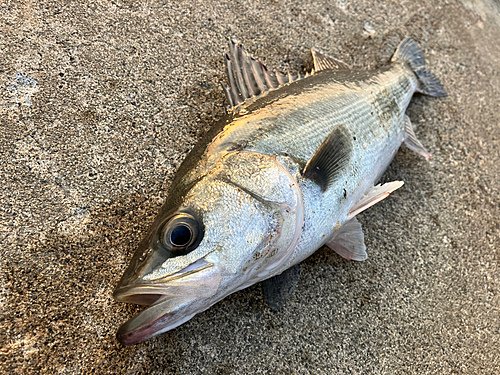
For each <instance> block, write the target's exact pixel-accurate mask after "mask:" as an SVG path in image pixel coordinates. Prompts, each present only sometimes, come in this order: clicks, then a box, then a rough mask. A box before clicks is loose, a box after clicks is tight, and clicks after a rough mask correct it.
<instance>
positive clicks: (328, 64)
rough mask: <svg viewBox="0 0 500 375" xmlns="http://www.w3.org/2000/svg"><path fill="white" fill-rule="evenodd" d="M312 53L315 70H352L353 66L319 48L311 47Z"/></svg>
mask: <svg viewBox="0 0 500 375" xmlns="http://www.w3.org/2000/svg"><path fill="white" fill-rule="evenodd" d="M311 53H312V56H313V62H314V71H315V72H320V71H322V70H327V69H329V70H350V69H351V67H350V66H349V65H347V64H346V63H345V62H343V61H341V60H339V59H336V58H335V57H332V56H329V55H327V54H326V53H324V52H322V51H320V50H318V49H317V48H311Z"/></svg>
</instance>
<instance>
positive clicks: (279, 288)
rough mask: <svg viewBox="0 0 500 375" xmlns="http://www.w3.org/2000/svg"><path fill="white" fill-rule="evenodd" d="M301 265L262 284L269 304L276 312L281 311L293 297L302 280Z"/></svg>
mask: <svg viewBox="0 0 500 375" xmlns="http://www.w3.org/2000/svg"><path fill="white" fill-rule="evenodd" d="M300 269H301V266H300V264H296V265H295V266H293V267H290V268H289V269H287V270H285V271H283V273H282V274H280V275H276V276H274V277H271V278H270V279H267V280H264V281H263V282H262V291H263V292H264V297H265V299H266V302H267V304H268V305H269V307H270V308H271V309H273V310H274V311H276V312H277V311H280V310H281V308H282V307H283V305H284V304H285V302H286V300H287V299H288V298H289V297H290V296H291V295H292V293H293V291H294V290H295V287H296V286H297V284H298V283H299V280H300Z"/></svg>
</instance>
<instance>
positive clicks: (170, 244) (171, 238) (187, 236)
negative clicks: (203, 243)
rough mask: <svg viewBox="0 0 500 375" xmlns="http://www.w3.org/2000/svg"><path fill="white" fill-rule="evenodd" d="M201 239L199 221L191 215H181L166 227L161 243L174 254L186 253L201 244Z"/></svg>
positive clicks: (163, 230)
mask: <svg viewBox="0 0 500 375" xmlns="http://www.w3.org/2000/svg"><path fill="white" fill-rule="evenodd" d="M200 237H201V236H200V225H199V222H198V220H196V219H195V218H194V217H193V216H191V215H190V214H187V213H180V214H177V215H175V216H173V217H172V218H170V220H169V221H167V223H166V224H165V225H164V227H163V229H162V234H161V237H160V241H161V243H162V244H163V245H164V246H165V247H166V248H167V249H168V250H170V251H172V252H173V253H185V252H186V250H192V249H193V248H194V246H193V245H197V244H198V243H199V241H200V240H201V238H200Z"/></svg>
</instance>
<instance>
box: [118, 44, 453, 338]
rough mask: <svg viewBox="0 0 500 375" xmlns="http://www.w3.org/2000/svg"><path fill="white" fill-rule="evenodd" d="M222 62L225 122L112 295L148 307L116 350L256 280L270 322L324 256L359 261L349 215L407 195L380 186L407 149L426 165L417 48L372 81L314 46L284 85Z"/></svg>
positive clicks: (176, 182) (252, 65)
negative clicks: (417, 124)
mask: <svg viewBox="0 0 500 375" xmlns="http://www.w3.org/2000/svg"><path fill="white" fill-rule="evenodd" d="M229 51H230V52H229V55H227V54H226V56H225V65H226V73H227V78H228V83H229V84H228V85H224V84H223V90H224V92H225V94H226V97H227V109H228V110H227V114H226V115H225V116H224V117H223V118H222V119H221V120H220V121H218V122H217V123H215V124H214V125H213V126H212V127H211V129H210V130H209V131H208V132H207V133H206V134H205V135H204V136H203V137H202V139H201V140H200V142H199V143H198V144H197V145H195V147H194V148H193V150H192V151H191V152H190V153H189V154H188V156H187V157H186V159H185V160H184V161H183V163H182V164H181V165H180V167H179V169H178V171H177V173H176V175H175V177H174V179H173V181H172V184H171V187H170V189H169V192H168V195H167V197H166V200H165V203H164V205H163V206H162V208H161V209H160V212H159V214H158V216H157V217H156V219H155V221H154V222H153V224H152V225H151V227H150V229H149V230H148V232H147V234H146V236H145V237H144V239H143V240H142V242H141V243H140V244H139V246H138V248H137V250H136V252H135V253H134V255H133V257H132V259H131V261H130V263H129V265H128V267H127V269H126V270H125V272H124V274H123V276H122V278H121V279H120V281H119V283H118V285H117V286H116V289H115V290H114V293H113V297H114V298H115V299H116V300H117V301H120V302H125V303H133V304H139V305H145V306H147V307H146V308H145V309H144V310H142V311H141V312H139V313H138V314H137V315H136V316H134V317H132V318H131V319H129V320H128V321H126V322H125V323H124V324H122V325H121V326H120V327H119V329H118V331H117V334H116V336H117V339H118V341H119V342H121V343H122V344H124V345H130V344H136V343H138V342H141V341H143V340H146V339H148V338H151V337H153V336H156V335H158V334H160V333H164V332H167V331H169V330H172V329H174V328H176V327H178V326H179V325H181V324H183V323H185V322H186V321H188V320H190V319H191V318H192V317H193V316H195V315H196V314H198V313H201V312H202V311H205V310H206V309H208V308H209V307H211V306H213V305H214V304H215V303H217V302H218V301H220V300H222V299H223V298H225V297H227V296H228V295H230V294H232V293H235V292H237V291H239V290H242V289H244V288H247V287H249V286H251V285H253V284H256V283H259V282H262V286H263V293H264V296H265V299H266V300H267V302H268V303H269V306H270V308H271V309H273V310H275V311H279V310H280V309H281V308H282V306H283V305H284V304H285V302H286V300H287V299H288V298H289V296H290V295H291V293H292V292H293V290H294V288H295V286H296V285H297V283H298V282H299V279H300V263H301V262H302V261H303V260H304V259H306V258H307V257H309V256H310V255H311V254H313V253H314V252H315V251H316V250H318V249H319V248H321V247H323V246H324V245H326V246H327V247H329V248H331V249H332V250H333V251H335V252H336V253H338V254H339V255H340V256H342V257H344V258H346V259H350V260H356V261H363V260H365V259H367V252H366V245H365V242H364V235H363V231H362V227H361V224H360V223H359V221H358V220H357V219H356V215H358V214H359V213H361V212H363V211H364V210H366V209H367V208H369V207H371V206H373V205H374V204H376V203H377V202H379V201H381V200H383V199H384V198H386V197H387V196H388V195H389V194H391V193H392V192H394V191H395V190H396V189H398V188H400V187H401V186H402V185H403V182H402V181H392V182H388V183H384V184H377V182H378V181H379V179H380V178H381V176H382V174H383V173H384V171H385V170H386V168H387V167H388V165H389V164H390V163H391V161H392V159H393V158H394V156H395V154H396V152H397V151H398V149H399V148H400V146H401V145H402V144H405V145H406V147H408V148H409V149H411V150H413V151H415V152H417V153H419V154H420V155H422V156H423V157H425V158H427V159H429V158H430V154H429V153H428V152H427V151H426V150H425V148H424V147H423V145H422V143H421V142H420V141H419V140H418V138H417V137H416V135H415V132H414V129H413V126H412V124H411V121H410V119H409V117H408V116H407V115H406V114H405V112H406V109H407V107H408V105H409V103H410V100H411V98H412V97H413V95H414V94H415V93H420V94H424V95H428V96H432V97H442V96H446V91H445V90H444V88H443V86H442V84H441V82H440V81H439V79H438V78H436V76H435V75H434V74H433V73H431V72H430V71H429V70H428V69H427V68H426V64H425V59H424V56H423V54H422V52H421V50H420V48H419V47H418V46H417V44H416V42H415V41H414V40H413V39H411V38H409V37H408V38H406V39H404V40H403V41H402V42H401V43H400V44H399V46H398V47H397V49H396V51H395V53H394V54H393V56H392V58H391V59H390V61H388V62H387V64H385V65H384V66H382V67H380V68H379V69H377V70H373V71H360V70H355V69H352V68H351V67H350V66H349V65H347V64H346V63H344V62H343V61H341V60H339V59H336V58H334V57H332V56H329V55H328V54H327V53H324V52H322V51H321V50H319V49H316V48H313V49H312V50H311V53H312V58H313V63H314V68H313V70H312V71H311V72H308V73H306V74H301V73H296V74H288V75H285V74H282V73H280V72H278V71H276V70H274V71H271V70H268V69H267V68H266V66H265V65H264V64H263V63H262V62H261V61H260V60H258V59H255V58H253V57H251V56H250V54H249V53H248V52H246V50H245V49H244V48H243V47H242V45H241V44H239V43H238V42H237V41H235V40H232V39H231V40H230V43H229Z"/></svg>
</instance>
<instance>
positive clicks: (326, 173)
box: [302, 125, 352, 191]
mask: <svg viewBox="0 0 500 375" xmlns="http://www.w3.org/2000/svg"><path fill="white" fill-rule="evenodd" d="M351 152H352V140H351V137H350V136H349V131H348V130H347V128H346V126H345V125H340V126H337V127H336V128H335V129H333V130H332V132H331V133H330V135H329V136H328V137H327V138H326V139H325V140H324V141H323V143H322V144H321V146H319V148H318V149H317V150H316V152H315V153H314V155H313V156H312V158H311V159H310V160H309V161H308V162H307V164H306V166H305V167H304V171H303V172H302V175H303V176H304V177H305V178H310V179H312V180H314V181H316V183H317V184H318V185H319V186H321V189H322V190H323V191H325V190H326V189H328V187H329V186H330V185H331V183H332V182H333V181H334V180H335V177H336V176H337V174H338V172H339V171H340V170H341V169H342V168H343V167H344V166H345V165H346V163H347V162H348V161H349V158H350V155H351Z"/></svg>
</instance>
